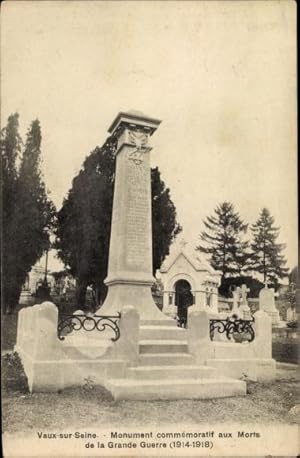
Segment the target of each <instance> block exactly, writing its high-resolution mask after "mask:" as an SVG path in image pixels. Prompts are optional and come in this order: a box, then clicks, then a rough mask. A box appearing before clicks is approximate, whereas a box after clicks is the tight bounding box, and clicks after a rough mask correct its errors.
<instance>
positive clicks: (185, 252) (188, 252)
mask: <svg viewBox="0 0 300 458" xmlns="http://www.w3.org/2000/svg"><path fill="white" fill-rule="evenodd" d="M180 256H184V257H185V258H186V259H187V261H188V262H189V263H190V264H191V265H192V267H193V268H194V269H195V270H196V271H204V272H207V273H208V274H210V276H211V278H212V281H213V279H214V277H216V276H220V273H219V272H218V271H216V270H215V269H213V267H212V266H211V265H210V264H209V262H208V261H207V260H206V259H205V258H204V256H203V255H201V254H200V253H199V251H196V250H195V248H194V247H191V245H189V244H188V243H187V242H185V241H184V240H181V241H179V242H177V243H174V244H173V245H172V247H171V250H170V254H169V255H168V256H167V257H166V259H165V260H164V262H163V263H162V265H161V267H160V272H161V273H166V272H168V271H169V270H170V268H171V267H172V265H173V264H174V263H175V262H176V260H177V259H178V258H179V257H180ZM214 281H215V279H214Z"/></svg>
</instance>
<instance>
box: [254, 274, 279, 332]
mask: <svg viewBox="0 0 300 458" xmlns="http://www.w3.org/2000/svg"><path fill="white" fill-rule="evenodd" d="M259 309H260V310H263V311H264V312H266V313H267V314H268V315H269V317H270V318H271V320H272V325H273V326H275V325H278V324H279V321H280V319H279V311H278V310H277V309H276V306H275V297H274V288H268V285H267V283H266V284H265V287H264V288H263V289H261V290H260V292H259Z"/></svg>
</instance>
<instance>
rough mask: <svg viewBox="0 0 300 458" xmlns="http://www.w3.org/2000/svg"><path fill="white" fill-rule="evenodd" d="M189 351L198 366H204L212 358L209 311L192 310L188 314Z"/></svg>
mask: <svg viewBox="0 0 300 458" xmlns="http://www.w3.org/2000/svg"><path fill="white" fill-rule="evenodd" d="M187 331H188V342H189V350H190V352H191V354H192V355H193V356H194V358H195V362H196V364H204V363H205V361H206V360H207V359H209V358H211V353H212V342H211V340H210V335H209V315H208V313H207V311H206V310H205V309H204V308H203V310H201V309H198V310H191V311H189V312H188V330H187Z"/></svg>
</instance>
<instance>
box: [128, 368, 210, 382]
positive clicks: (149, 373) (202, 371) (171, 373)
mask: <svg viewBox="0 0 300 458" xmlns="http://www.w3.org/2000/svg"><path fill="white" fill-rule="evenodd" d="M215 374H216V369H215V368H214V367H209V366H192V365H191V366H138V367H130V368H128V369H127V377H128V378H130V379H135V380H142V379H144V380H154V379H158V380H176V379H199V378H211V377H214V376H215Z"/></svg>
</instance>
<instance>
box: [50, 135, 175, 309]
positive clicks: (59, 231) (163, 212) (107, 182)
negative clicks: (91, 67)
mask: <svg viewBox="0 0 300 458" xmlns="http://www.w3.org/2000/svg"><path fill="white" fill-rule="evenodd" d="M115 150H116V141H115V139H114V138H112V137H109V138H108V139H107V140H106V142H105V143H104V145H103V146H102V147H101V148H99V147H96V148H95V150H94V151H93V152H92V153H91V154H90V155H89V156H88V157H87V158H86V160H85V162H84V164H83V167H82V169H81V171H80V172H79V174H78V175H77V176H76V177H75V178H74V180H73V183H72V188H71V190H70V191H69V193H68V196H67V197H66V198H65V199H64V202H63V206H62V208H61V210H60V211H59V212H58V216H57V228H56V244H55V246H56V248H57V249H58V256H59V258H60V259H61V260H62V261H63V262H64V264H65V266H66V267H67V268H68V269H69V271H70V273H71V274H72V275H73V276H74V277H75V278H76V280H77V297H76V307H78V306H79V307H80V308H84V307H85V294H86V288H87V286H89V285H90V286H92V287H93V289H94V290H95V292H96V298H97V303H98V304H101V303H102V302H103V300H104V298H105V295H106V286H105V285H104V283H103V281H104V279H105V277H106V276H107V267H108V255H109V239H110V228H111V216H112V202H113V185H114V179H115ZM151 178H152V208H153V221H152V231H153V239H154V243H153V259H154V269H156V268H158V267H159V266H160V263H161V261H162V260H163V259H164V257H165V256H166V255H167V254H168V250H169V246H170V244H171V242H172V240H173V238H174V237H175V236H176V234H177V233H178V232H179V231H180V230H181V227H180V226H179V225H178V223H177V222H176V211H175V207H174V204H173V202H172V201H171V198H170V194H169V189H168V188H166V187H165V184H164V183H163V181H162V180H161V178H160V173H159V171H158V169H157V168H156V169H153V170H152V171H151ZM74 305H75V304H74Z"/></svg>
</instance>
